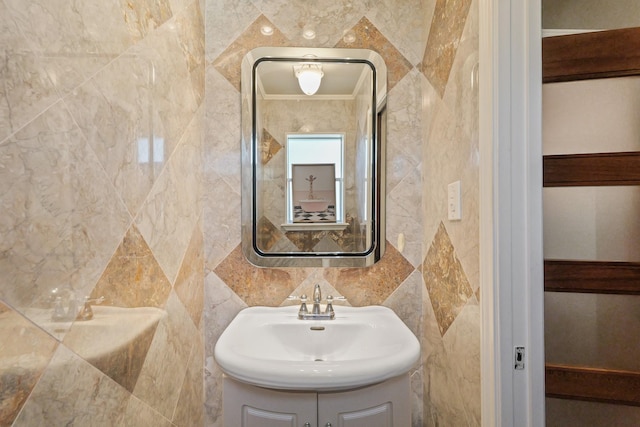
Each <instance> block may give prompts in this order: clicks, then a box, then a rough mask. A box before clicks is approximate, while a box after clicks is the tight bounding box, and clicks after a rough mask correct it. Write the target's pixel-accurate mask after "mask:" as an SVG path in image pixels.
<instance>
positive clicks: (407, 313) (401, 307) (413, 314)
mask: <svg viewBox="0 0 640 427" xmlns="http://www.w3.org/2000/svg"><path fill="white" fill-rule="evenodd" d="M423 287H424V285H423V284H422V276H421V275H420V272H419V271H414V272H413V273H411V275H410V276H409V277H407V279H406V280H405V281H404V282H403V283H402V284H401V285H400V286H398V288H397V289H396V290H395V291H393V293H392V294H391V295H390V296H389V298H387V299H386V300H385V301H384V303H383V305H384V306H386V307H389V308H391V309H392V310H393V311H394V312H395V313H396V314H397V315H398V317H399V318H400V319H402V321H403V322H404V323H405V325H407V327H408V328H409V329H411V332H413V334H414V335H415V336H416V337H417V338H418V340H421V336H422V327H423V314H422V292H423Z"/></svg>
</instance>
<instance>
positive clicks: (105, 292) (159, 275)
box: [91, 225, 171, 307]
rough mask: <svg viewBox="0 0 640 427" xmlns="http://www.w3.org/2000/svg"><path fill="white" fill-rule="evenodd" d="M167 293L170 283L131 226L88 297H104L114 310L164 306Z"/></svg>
mask: <svg viewBox="0 0 640 427" xmlns="http://www.w3.org/2000/svg"><path fill="white" fill-rule="evenodd" d="M170 291H171V283H169V280H168V279H167V277H166V276H165V274H164V273H163V271H162V269H161V268H160V266H159V265H158V262H157V261H156V259H155V258H154V256H153V253H152V252H151V249H149V246H148V245H147V243H146V242H145V241H144V238H143V237H142V235H140V232H139V231H138V229H137V228H136V227H135V225H134V226H132V227H131V228H130V229H129V230H128V231H127V234H126V235H125V236H124V238H123V239H122V243H121V244H120V246H118V249H117V250H116V253H115V254H114V255H113V257H112V258H111V261H110V262H109V264H108V265H107V267H106V269H105V271H104V273H102V276H101V277H100V280H99V281H98V283H97V284H96V287H95V288H94V289H93V292H92V295H91V296H92V298H100V297H104V298H105V300H104V304H105V305H113V306H117V307H164V305H165V303H166V301H167V297H168V296H169V292H170Z"/></svg>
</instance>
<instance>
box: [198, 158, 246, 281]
mask: <svg viewBox="0 0 640 427" xmlns="http://www.w3.org/2000/svg"><path fill="white" fill-rule="evenodd" d="M205 175H206V188H207V191H206V192H205V194H204V198H203V204H204V207H203V216H204V218H205V219H207V220H205V221H204V222H203V228H204V236H205V237H204V239H205V242H206V245H205V255H206V266H207V268H209V269H214V268H216V266H217V265H218V264H219V263H220V262H222V260H223V259H224V258H226V257H227V255H229V253H230V252H231V251H232V250H233V249H234V248H235V247H236V246H238V245H239V244H240V210H241V207H240V195H239V194H237V193H236V192H235V191H233V190H232V189H231V188H230V187H229V185H228V184H227V183H226V182H225V181H224V180H223V179H221V178H220V177H219V176H218V175H217V174H215V173H214V172H211V171H207V172H205ZM209 218H216V219H217V220H216V221H211V220H208V219H209Z"/></svg>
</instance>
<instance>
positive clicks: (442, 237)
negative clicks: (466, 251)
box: [422, 224, 473, 336]
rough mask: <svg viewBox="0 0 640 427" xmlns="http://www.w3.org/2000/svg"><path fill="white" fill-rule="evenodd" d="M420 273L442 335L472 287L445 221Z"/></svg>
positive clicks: (471, 291) (469, 295) (463, 304)
mask: <svg viewBox="0 0 640 427" xmlns="http://www.w3.org/2000/svg"><path fill="white" fill-rule="evenodd" d="M422 275H423V277H424V283H425V285H426V287H427V291H428V292H429V297H430V299H431V304H432V305H433V311H434V313H435V315H436V319H437V320H438V325H439V326H440V334H441V335H443V336H444V335H445V333H446V332H447V329H449V326H451V324H452V323H453V322H454V320H455V319H456V317H457V316H458V314H459V313H460V312H461V311H462V309H463V307H464V306H465V305H466V303H467V301H468V300H469V298H471V297H472V296H473V290H472V289H471V286H470V285H469V282H468V280H467V278H466V276H465V274H464V271H463V269H462V265H461V264H460V261H459V260H458V258H457V256H456V253H455V249H454V248H453V246H452V245H451V240H449V236H448V234H447V230H446V228H445V227H444V224H441V225H440V228H439V229H438V232H437V233H436V235H435V237H434V239H433V242H432V244H431V248H429V251H428V252H427V256H426V257H425V259H424V262H423V263H422Z"/></svg>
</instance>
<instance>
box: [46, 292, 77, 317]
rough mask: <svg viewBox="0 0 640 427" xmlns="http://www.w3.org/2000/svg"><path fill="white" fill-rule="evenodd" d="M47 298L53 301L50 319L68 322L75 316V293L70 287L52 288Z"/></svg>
mask: <svg viewBox="0 0 640 427" xmlns="http://www.w3.org/2000/svg"><path fill="white" fill-rule="evenodd" d="M63 296H64V299H63ZM49 298H50V300H51V301H53V313H52V314H51V320H52V321H54V322H69V321H71V320H74V319H75V318H76V314H78V300H76V294H75V292H74V291H73V289H72V288H71V287H64V288H62V289H60V288H53V289H52V290H51V294H50V295H49ZM65 306H66V307H65Z"/></svg>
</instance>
